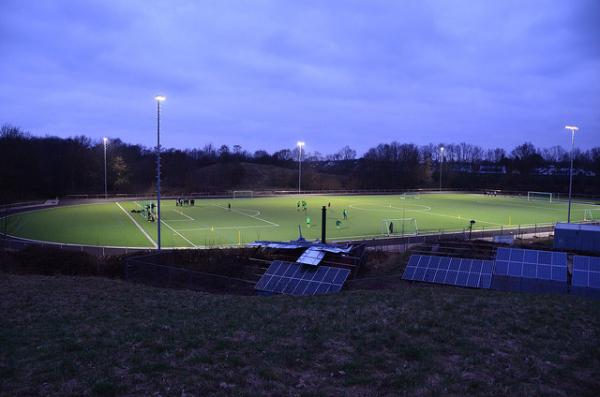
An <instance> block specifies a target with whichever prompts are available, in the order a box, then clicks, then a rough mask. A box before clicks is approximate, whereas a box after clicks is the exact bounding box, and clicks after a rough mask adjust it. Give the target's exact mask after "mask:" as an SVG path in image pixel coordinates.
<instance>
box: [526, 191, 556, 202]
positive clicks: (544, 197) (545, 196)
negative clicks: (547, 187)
mask: <svg viewBox="0 0 600 397" xmlns="http://www.w3.org/2000/svg"><path fill="white" fill-rule="evenodd" d="M534 200H537V201H548V202H550V203H552V193H549V192H527V201H534Z"/></svg>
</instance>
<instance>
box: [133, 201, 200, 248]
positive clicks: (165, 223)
mask: <svg viewBox="0 0 600 397" xmlns="http://www.w3.org/2000/svg"><path fill="white" fill-rule="evenodd" d="M135 203H136V204H137V206H138V207H140V208H142V205H141V204H140V203H138V202H137V201H136V202H135ZM123 211H124V210H123ZM127 215H129V214H127ZM160 221H161V223H162V224H163V225H165V226H166V227H168V228H169V229H171V230H172V231H173V233H175V234H176V235H178V236H179V237H181V238H182V239H184V240H185V241H186V242H187V243H188V244H190V245H191V246H192V247H194V248H196V244H194V243H192V242H191V241H190V240H188V238H187V237H185V236H184V235H183V234H181V233H179V232H178V231H177V230H175V229H173V228H172V227H171V226H170V225H169V224H168V223H167V222H165V221H163V220H162V219H161V220H160Z"/></svg>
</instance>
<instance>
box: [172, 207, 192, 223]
mask: <svg viewBox="0 0 600 397" xmlns="http://www.w3.org/2000/svg"><path fill="white" fill-rule="evenodd" d="M173 211H175V212H177V213H178V214H180V215H183V216H185V217H186V218H188V219H189V220H191V221H195V219H194V218H192V217H191V216H189V215H186V214H184V213H183V212H181V211H179V210H173Z"/></svg>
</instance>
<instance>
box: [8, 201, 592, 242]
mask: <svg viewBox="0 0 600 397" xmlns="http://www.w3.org/2000/svg"><path fill="white" fill-rule="evenodd" d="M301 200H304V201H306V203H307V209H306V211H304V210H303V209H302V208H300V209H299V208H298V205H297V204H298V201H301ZM144 203H145V201H121V202H110V203H102V204H80V205H72V206H61V207H54V208H48V209H41V210H35V211H29V212H24V213H20V214H14V215H11V216H9V217H8V218H7V219H6V220H5V225H6V226H5V227H6V231H7V234H8V235H10V236H13V237H19V238H23V239H30V240H39V241H48V242H56V243H70V244H82V245H95V246H112V247H146V248H151V247H155V246H156V240H157V237H156V235H157V231H156V229H157V227H156V223H155V222H148V221H147V220H145V219H144V218H143V217H142V216H141V215H140V214H137V213H132V212H131V210H137V209H140V208H141V206H142V205H143V204H144ZM195 204H196V205H195V206H193V207H192V206H183V207H180V206H176V205H175V201H174V200H163V201H161V216H162V227H161V235H162V236H161V240H162V246H163V247H206V246H217V245H219V246H220V245H239V244H244V243H248V242H252V241H255V240H290V239H295V238H297V237H298V225H300V226H301V227H302V234H303V235H304V237H305V238H307V239H318V238H320V234H321V207H322V206H323V205H325V206H328V205H329V204H331V206H330V207H329V208H328V211H327V219H328V221H327V238H328V239H329V240H345V239H346V240H350V239H352V240H354V239H370V238H376V237H385V236H386V235H388V234H389V233H390V229H393V230H391V231H392V232H393V233H392V235H394V236H400V235H414V234H416V233H418V234H425V233H437V232H440V231H443V232H449V231H462V230H464V229H465V228H468V226H469V221H470V220H471V219H473V220H475V221H476V223H475V225H474V227H473V230H481V229H486V230H487V229H500V228H501V227H504V228H507V227H518V226H519V225H520V226H522V227H525V226H533V225H543V224H551V223H554V222H557V221H565V220H566V218H567V203H566V202H562V201H559V202H556V201H553V202H550V201H549V200H548V199H546V200H544V199H542V198H540V199H537V200H532V201H528V200H527V198H520V197H510V196H496V197H493V196H487V195H479V194H415V195H379V196H375V195H368V196H325V195H323V196H317V195H308V196H280V197H264V198H239V199H206V200H196V203H195ZM228 204H231V209H229V208H228ZM344 210H346V211H347V213H348V219H347V220H344V218H343V211H344ZM589 216H592V217H593V218H597V217H599V216H600V206H598V205H593V204H586V203H574V204H573V207H572V220H573V221H581V220H583V219H584V218H588V217H589ZM307 217H309V218H310V220H311V222H310V226H309V225H307V222H306V221H307V219H306V218H307ZM338 220H339V221H340V223H339V224H338V225H336V221H338ZM390 223H391V224H392V225H391V227H390ZM3 227H4V226H3Z"/></svg>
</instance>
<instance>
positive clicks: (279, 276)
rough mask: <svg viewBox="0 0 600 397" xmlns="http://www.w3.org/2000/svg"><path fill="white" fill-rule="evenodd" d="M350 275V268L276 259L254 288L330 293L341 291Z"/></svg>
mask: <svg viewBox="0 0 600 397" xmlns="http://www.w3.org/2000/svg"><path fill="white" fill-rule="evenodd" d="M349 275H350V270H348V269H342V268H338V267H329V266H318V267H316V266H315V267H306V266H303V265H301V264H299V263H292V262H284V261H274V262H272V263H271V265H270V266H269V268H268V269H267V271H266V272H265V273H264V274H263V275H262V277H261V278H260V280H258V283H256V286H255V287H254V288H255V289H256V290H259V291H268V292H275V293H279V294H286V295H318V294H330V293H335V292H340V291H341V289H342V286H343V285H344V283H345V282H346V279H347V278H348V276H349Z"/></svg>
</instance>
